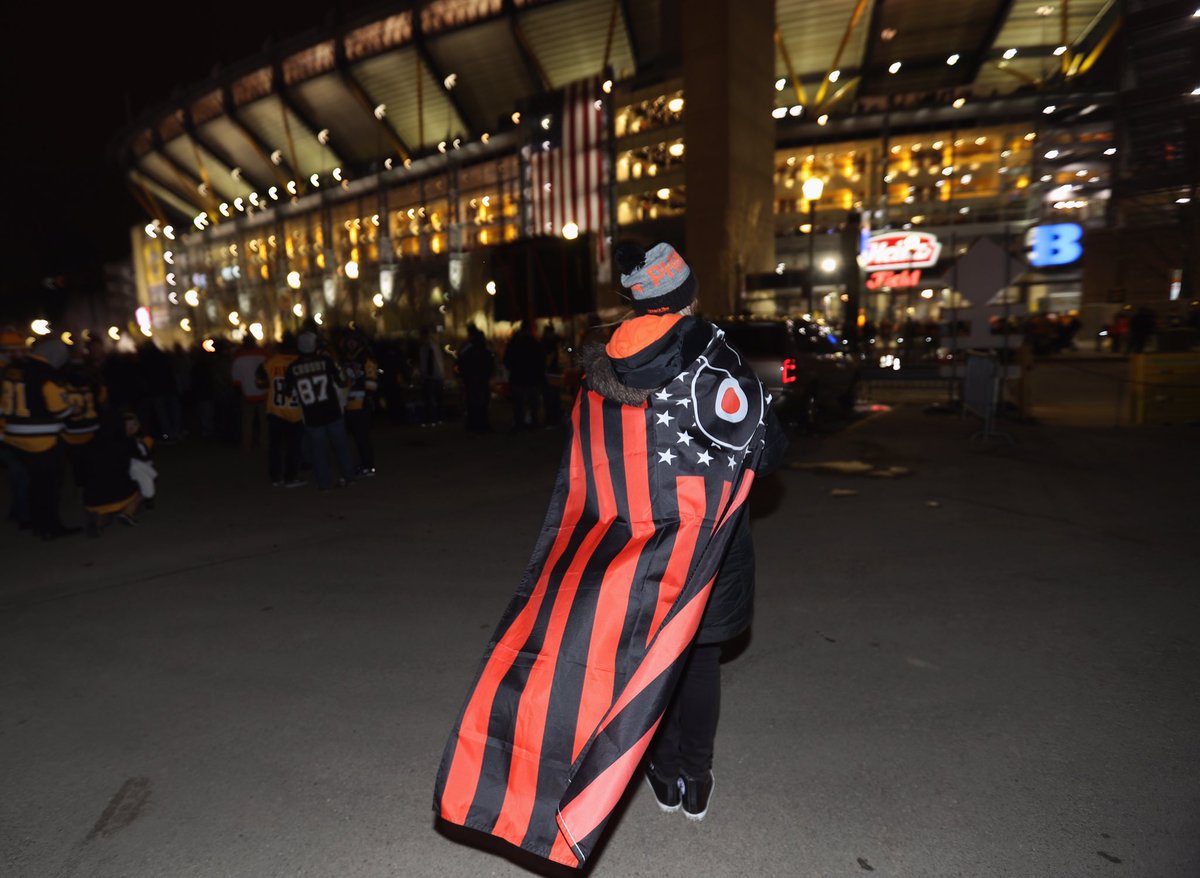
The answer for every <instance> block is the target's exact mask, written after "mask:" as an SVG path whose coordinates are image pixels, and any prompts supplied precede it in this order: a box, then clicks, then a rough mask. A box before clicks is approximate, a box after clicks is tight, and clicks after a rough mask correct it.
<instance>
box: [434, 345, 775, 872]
mask: <svg viewBox="0 0 1200 878" xmlns="http://www.w3.org/2000/svg"><path fill="white" fill-rule="evenodd" d="M768 403H769V398H765V395H764V392H763V388H762V385H761V384H760V383H759V381H758V379H757V378H756V377H755V376H754V373H753V372H752V371H751V370H750V369H749V368H748V367H747V366H746V365H745V364H743V363H742V361H741V359H740V358H739V357H738V355H737V354H736V353H735V352H734V351H733V350H732V349H730V348H729V347H728V346H727V345H725V343H724V338H723V334H722V333H721V332H720V331H719V330H714V334H713V340H712V342H711V343H710V345H709V346H708V348H707V350H706V351H705V353H704V355H702V356H701V357H700V358H698V359H697V360H696V361H695V362H694V363H692V364H690V365H689V366H688V368H687V370H686V371H684V372H682V373H681V374H679V375H678V376H677V377H676V378H675V379H674V380H672V381H671V382H669V383H668V384H667V386H665V387H663V388H662V389H661V390H659V391H657V392H656V393H654V394H652V395H651V396H650V398H649V399H648V400H647V401H646V402H645V403H644V404H643V405H641V406H630V405H621V404H619V403H617V402H613V401H612V400H609V399H607V398H605V397H603V396H601V395H600V394H599V393H596V392H595V391H594V390H592V389H590V388H589V387H587V386H585V387H584V389H583V391H582V392H581V393H580V395H579V397H578V398H577V400H576V403H575V406H574V409H573V411H572V415H571V426H572V435H571V439H570V442H569V443H568V447H567V454H566V459H565V460H564V463H563V467H562V469H561V471H560V473H559V479H558V483H557V485H556V486H555V490H554V494H553V498H552V500H551V504H550V509H549V511H548V513H547V516H546V521H545V524H544V525H543V527H542V530H541V535H540V537H539V539H538V543H537V546H536V547H535V549H534V554H533V558H532V559H531V561H530V563H529V566H528V567H527V568H526V572H525V576H524V578H523V580H522V583H521V586H520V587H519V588H518V590H517V593H516V596H515V597H514V598H513V600H512V602H511V603H510V604H509V606H508V609H507V611H506V612H505V614H504V616H503V618H502V619H501V621H500V624H499V626H498V627H497V630H496V632H495V634H494V635H493V637H492V640H491V642H490V643H489V645H488V648H487V650H486V652H485V655H484V660H483V663H482V665H481V667H480V669H479V671H478V676H477V677H476V679H475V682H474V684H473V686H472V688H471V691H470V695H469V697H468V699H467V702H466V704H465V706H464V708H463V711H462V713H461V715H460V716H459V720H458V724H457V726H456V727H455V730H454V733H453V734H452V735H451V737H450V740H449V742H448V743H447V746H446V750H445V754H444V756H443V758H442V764H441V768H440V770H439V772H438V780H437V785H436V791H435V801H434V810H435V811H436V812H437V813H438V814H439V816H441V817H442V819H444V820H447V821H449V822H451V823H456V824H460V825H464V826H468V827H471V828H473V829H477V830H480V831H482V832H486V833H490V834H492V835H495V836H497V837H499V838H502V839H504V840H506V841H508V842H510V843H512V844H514V845H517V846H519V847H522V848H524V849H526V850H528V851H531V852H533V853H535V854H537V855H539V856H542V857H546V858H547V859H550V860H552V861H554V862H558V863H563V864H566V865H569V866H573V867H579V866H581V865H582V864H583V863H584V861H585V860H586V859H587V857H588V855H589V854H590V853H591V851H592V850H593V848H594V847H595V845H596V843H597V841H598V840H599V837H600V835H601V833H602V832H603V829H604V826H605V824H606V823H607V821H608V818H609V815H610V814H611V812H612V810H613V808H614V807H615V806H616V804H617V802H618V800H619V799H620V798H621V796H622V794H623V793H624V791H625V789H626V787H627V786H628V784H629V781H630V779H631V778H632V776H633V775H634V773H635V772H636V770H637V768H638V765H639V763H640V762H641V760H642V757H643V756H644V754H645V753H646V749H647V747H648V746H649V744H650V741H651V739H652V738H653V737H654V733H655V731H656V730H657V728H658V725H659V722H660V721H661V720H662V716H663V712H664V711H665V709H666V706H667V703H668V701H669V699H670V697H671V694H672V692H673V691H674V688H675V685H676V683H677V681H678V679H679V675H680V673H681V672H682V668H683V665H684V663H685V662H686V659H687V655H688V651H689V649H690V647H691V643H692V640H693V638H694V637H695V634H696V631H697V630H698V627H699V625H700V620H701V617H702V616H703V614H704V608H705V606H706V605H707V601H708V596H709V593H710V591H711V589H712V585H713V582H714V580H715V579H716V574H717V572H718V569H719V566H720V563H721V559H722V558H723V557H724V554H725V550H726V548H727V547H728V544H729V539H730V537H731V536H732V533H733V531H734V529H735V528H734V525H735V524H736V520H737V517H738V516H739V515H740V514H743V511H744V508H745V502H746V498H747V496H748V495H749V492H750V486H751V484H752V483H753V481H754V467H755V465H756V464H757V462H758V459H759V457H760V454H761V451H762V448H763V439H764V435H765V432H766V427H765V424H764V412H765V407H766V405H767V404H768Z"/></svg>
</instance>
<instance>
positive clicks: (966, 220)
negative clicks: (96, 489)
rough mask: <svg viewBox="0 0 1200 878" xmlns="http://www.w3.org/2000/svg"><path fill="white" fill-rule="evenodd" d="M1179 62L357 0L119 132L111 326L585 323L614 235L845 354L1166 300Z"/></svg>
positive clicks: (851, 14) (1184, 96)
mask: <svg viewBox="0 0 1200 878" xmlns="http://www.w3.org/2000/svg"><path fill="white" fill-rule="evenodd" d="M1198 40H1200V10H1196V14H1193V11H1192V10H1190V9H1181V8H1180V6H1179V4H1177V3H1156V2H1150V0H1126V2H1117V0H970V2H952V0H921V2H917V0H775V2H772V0H741V2H738V3H732V2H728V0H720V2H713V3H691V2H689V3H685V2H682V0H648V2H642V0H637V2H634V0H430V2H408V3H391V4H386V5H384V6H381V7H380V9H379V11H378V12H376V13H375V14H371V15H363V16H360V17H358V18H356V19H353V20H345V21H340V22H337V23H335V24H333V25H331V26H329V27H328V28H325V29H323V30H322V31H320V32H318V33H312V34H308V35H305V36H303V37H300V38H297V39H295V40H292V41H289V42H287V43H281V44H277V45H271V46H268V48H267V49H265V50H264V51H263V52H262V53H261V54H260V55H258V56H255V57H252V58H247V59H246V60H245V61H244V62H242V63H240V64H238V65H236V66H235V67H230V68H228V69H222V70H219V71H217V72H215V73H214V74H213V75H212V76H211V77H209V78H208V79H206V80H204V81H202V82H199V83H196V84H194V85H191V86H187V87H183V88H181V89H180V90H178V91H177V92H176V94H175V96H174V97H173V98H172V100H171V101H170V102H169V103H167V104H164V105H162V106H158V107H154V108H152V109H150V110H149V111H147V112H146V113H145V114H144V115H143V117H142V119H141V120H140V121H139V122H138V123H137V124H136V125H134V126H132V127H131V128H130V129H129V130H128V132H127V134H126V135H125V136H124V138H123V140H122V143H121V153H122V156H123V167H124V171H125V173H126V174H127V177H128V182H129V185H130V187H131V190H132V192H133V194H134V196H135V197H136V198H137V199H138V201H139V203H140V204H141V205H142V206H143V207H144V209H145V211H146V214H147V222H146V225H145V226H144V228H141V227H139V228H137V229H135V230H133V256H134V260H133V261H134V268H135V274H136V278H137V289H138V300H139V304H140V307H139V308H138V309H137V312H136V314H134V315H122V316H123V317H124V319H125V321H126V323H125V325H118V326H117V327H116V333H117V334H120V333H121V332H122V331H124V332H133V333H136V332H137V331H139V330H140V331H141V332H142V333H144V334H150V333H154V334H161V335H164V336H166V337H169V338H173V339H175V340H182V341H188V340H199V339H201V338H207V337H213V336H216V335H221V336H227V337H228V336H232V337H234V338H239V337H241V336H242V335H244V334H245V333H253V334H255V335H259V336H262V337H278V336H279V335H280V334H281V333H282V332H283V331H285V330H287V329H293V328H296V327H298V326H299V325H300V324H301V323H302V322H303V321H305V320H308V319H313V320H316V321H317V322H319V323H322V324H325V325H331V326H332V325H342V326H345V325H349V324H350V323H351V322H353V323H354V324H356V325H358V326H360V327H362V328H364V329H366V330H367V331H369V332H374V333H379V334H401V333H409V332H415V331H416V330H417V329H418V328H419V327H421V326H424V325H429V324H439V325H443V326H445V328H446V329H447V330H448V331H449V332H450V333H451V334H457V333H461V332H462V331H463V330H464V327H465V325H466V323H468V322H475V323H476V324H477V325H479V326H480V327H481V328H484V329H485V331H492V332H495V331H500V332H502V333H503V332H504V331H506V329H507V327H508V325H509V321H512V320H515V319H520V318H522V317H528V316H534V317H537V318H548V317H560V318H564V319H567V318H573V319H583V318H586V317H591V318H593V319H596V318H599V319H604V318H606V317H608V316H609V315H616V314H619V313H621V311H622V310H623V308H622V302H621V300H620V298H619V296H618V295H617V292H616V285H615V284H614V283H613V278H612V272H613V268H612V264H611V259H610V253H611V250H612V245H613V242H614V241H616V240H619V239H621V238H623V237H633V238H638V239H644V240H650V239H666V240H670V241H672V242H673V243H675V244H677V245H678V246H679V247H680V249H681V250H682V251H683V252H684V253H685V254H686V255H687V259H688V261H689V262H690V263H691V264H692V266H693V267H694V269H695V270H696V272H697V274H698V276H699V278H700V289H701V301H702V306H703V308H704V309H705V310H706V311H707V312H709V313H732V312H737V311H750V312H754V313H800V312H811V313H813V314H815V315H817V316H818V317H820V318H822V319H824V320H826V321H828V322H830V323H831V324H834V325H844V327H845V328H846V329H847V331H848V332H853V331H854V328H855V327H861V326H863V325H871V326H875V325H878V324H880V323H881V322H888V321H891V322H897V323H898V322H899V321H902V320H904V319H905V318H906V317H910V318H911V317H915V318H917V319H933V318H936V317H937V316H938V315H939V313H940V312H943V311H944V310H945V309H947V308H959V307H968V306H990V307H998V306H1003V307H1004V308H1006V309H1019V310H1021V311H1022V312H1024V311H1028V310H1032V311H1039V310H1040V311H1062V310H1065V309H1079V310H1081V311H1083V312H1084V313H1085V315H1086V314H1087V313H1090V312H1089V309H1090V310H1091V311H1095V312H1096V314H1100V312H1102V311H1106V310H1107V311H1111V310H1112V309H1113V308H1116V307H1120V306H1121V305H1123V304H1138V303H1149V304H1151V305H1152V306H1154V307H1161V308H1164V309H1168V308H1171V307H1184V306H1186V304H1187V302H1188V301H1189V300H1190V299H1194V298H1195V297H1196V296H1197V291H1196V289H1195V277H1196V255H1195V253H1196V249H1197V248H1196V247H1195V242H1196V241H1197V240H1200V234H1198V232H1197V219H1196V217H1197V209H1196V200H1195V199H1196V192H1195V189H1196V185H1197V179H1198V177H1200V174H1198V171H1197V167H1198V158H1197V156H1198V155H1200V150H1198V148H1197V144H1198V143H1200V136H1198V122H1197V117H1198V116H1200V112H1198V111H1200V88H1198V87H1200V71H1198V70H1197V60H1196V55H1197V53H1196V52H1195V48H1194V47H1195V44H1196V42H1197V41H1198ZM1189 241H1190V242H1191V244H1190V245H1189V244H1188V242H1189ZM110 334H112V333H110Z"/></svg>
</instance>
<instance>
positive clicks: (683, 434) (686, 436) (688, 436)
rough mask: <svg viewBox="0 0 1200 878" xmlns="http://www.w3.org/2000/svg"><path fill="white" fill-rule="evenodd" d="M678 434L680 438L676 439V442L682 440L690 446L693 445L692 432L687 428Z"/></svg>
mask: <svg viewBox="0 0 1200 878" xmlns="http://www.w3.org/2000/svg"><path fill="white" fill-rule="evenodd" d="M678 435H679V439H678V440H677V441H676V444H678V443H679V442H682V443H683V444H684V445H686V446H687V447H688V448H691V447H692V434H691V433H689V432H688V431H687V430H684V431H683V432H681V433H679V434H678Z"/></svg>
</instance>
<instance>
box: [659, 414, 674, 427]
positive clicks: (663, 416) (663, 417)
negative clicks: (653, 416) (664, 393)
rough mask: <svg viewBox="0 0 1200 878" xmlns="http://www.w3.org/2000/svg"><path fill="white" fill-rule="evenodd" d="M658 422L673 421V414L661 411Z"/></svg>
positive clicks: (667, 422)
mask: <svg viewBox="0 0 1200 878" xmlns="http://www.w3.org/2000/svg"><path fill="white" fill-rule="evenodd" d="M658 422H659V423H660V424H669V423H671V416H670V415H669V414H667V413H666V412H660V413H659V414H658Z"/></svg>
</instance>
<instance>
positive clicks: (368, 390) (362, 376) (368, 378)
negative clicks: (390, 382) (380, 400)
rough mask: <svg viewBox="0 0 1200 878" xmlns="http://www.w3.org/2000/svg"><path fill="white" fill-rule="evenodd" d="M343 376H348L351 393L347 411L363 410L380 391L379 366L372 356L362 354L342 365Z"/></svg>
mask: <svg viewBox="0 0 1200 878" xmlns="http://www.w3.org/2000/svg"><path fill="white" fill-rule="evenodd" d="M342 374H343V375H345V376H346V384H347V386H348V387H349V392H348V393H347V395H346V410H347V411H356V410H358V409H361V408H362V407H363V406H364V405H365V404H366V401H367V399H368V398H369V397H372V396H374V395H375V391H376V390H378V389H379V364H378V363H376V362H375V360H373V359H372V358H371V357H370V356H368V355H366V354H365V353H364V354H360V355H359V356H357V357H354V358H352V359H347V360H346V361H345V362H343V363H342Z"/></svg>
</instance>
